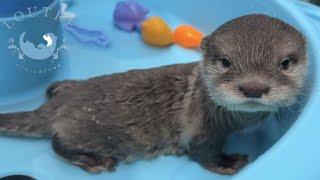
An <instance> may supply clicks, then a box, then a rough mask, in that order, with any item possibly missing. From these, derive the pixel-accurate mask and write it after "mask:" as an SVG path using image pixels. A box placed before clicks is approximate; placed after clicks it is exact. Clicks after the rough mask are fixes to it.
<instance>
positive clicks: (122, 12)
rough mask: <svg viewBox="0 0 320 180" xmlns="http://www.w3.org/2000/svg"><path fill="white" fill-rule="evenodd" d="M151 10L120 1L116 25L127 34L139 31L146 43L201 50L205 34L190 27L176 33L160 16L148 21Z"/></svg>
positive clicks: (115, 13) (115, 19)
mask: <svg viewBox="0 0 320 180" xmlns="http://www.w3.org/2000/svg"><path fill="white" fill-rule="evenodd" d="M148 13H149V10H148V9H147V8H145V7H143V6H142V5H140V4H138V3H137V2H135V1H133V0H126V1H120V2H118V3H117V4H116V8H115V10H114V13H113V21H114V24H115V25H116V26H117V27H118V28H119V29H120V30H124V31H127V32H132V31H135V30H138V31H140V32H141V35H142V39H143V41H144V42H145V43H147V44H149V45H152V46H158V47H166V46H169V45H171V44H173V43H176V44H178V45H180V46H182V47H184V48H199V47H200V43H201V40H202V38H203V33H202V32H200V31H198V30H197V29H195V28H194V27H192V26H190V25H181V26H179V27H178V28H177V29H176V30H175V31H174V32H172V30H171V28H170V26H169V25H168V24H167V23H166V22H165V21H164V20H163V19H162V18H161V17H158V16H153V17H150V18H148V19H146V16H147V14H148Z"/></svg>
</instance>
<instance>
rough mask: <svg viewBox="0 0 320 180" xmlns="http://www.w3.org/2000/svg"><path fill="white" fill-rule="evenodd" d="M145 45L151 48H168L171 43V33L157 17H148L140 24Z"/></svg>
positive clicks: (165, 24)
mask: <svg viewBox="0 0 320 180" xmlns="http://www.w3.org/2000/svg"><path fill="white" fill-rule="evenodd" d="M141 34H142V38H143V40H144V42H145V43H147V44H150V45H153V46H168V45H170V44H172V43H173V33H172V31H171V29H170V27H169V26H168V25H167V23H166V22H165V21H164V20H163V19H161V18H160V17H158V16H154V17H150V18H149V19H147V20H145V21H144V22H142V24H141Z"/></svg>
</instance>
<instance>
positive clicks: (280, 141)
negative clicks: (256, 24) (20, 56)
mask: <svg viewBox="0 0 320 180" xmlns="http://www.w3.org/2000/svg"><path fill="white" fill-rule="evenodd" d="M14 1H16V0H12V1H5V2H1V1H0V9H1V7H6V5H7V4H10V3H11V2H14ZM44 1H47V2H49V1H53V0H43V2H44ZM23 2H25V0H24V1H23ZM37 2H38V1H37ZM138 2H139V3H140V4H143V5H144V6H146V7H148V8H150V9H152V12H153V13H154V14H156V15H159V16H161V17H163V18H165V19H166V20H167V21H168V23H170V24H172V25H173V26H174V25H179V24H192V25H194V26H195V27H197V28H198V29H199V30H201V31H202V32H204V33H205V34H208V33H210V32H212V31H213V30H215V29H216V28H217V27H219V26H220V25H221V24H223V23H224V22H226V21H229V20H231V19H233V18H235V17H239V16H242V15H245V14H251V13H263V14H267V15H270V16H274V17H278V18H281V19H283V20H284V21H286V22H288V23H290V24H292V25H293V26H295V27H297V28H298V29H299V30H300V31H301V32H303V33H304V34H305V36H306V37H307V39H308V41H309V46H308V47H309V57H310V61H311V64H310V74H309V79H310V81H311V84H310V85H311V87H312V88H311V92H310V93H308V94H306V95H309V94H310V97H309V98H308V100H307V102H306V103H305V104H304V103H301V106H297V107H293V108H294V109H291V110H290V113H288V111H282V112H280V117H281V118H280V119H279V118H278V116H274V117H270V119H268V120H267V121H265V122H264V123H263V124H262V125H261V126H260V127H257V128H256V129H251V130H248V131H247V132H246V133H240V134H236V135H234V136H232V137H231V138H230V139H229V142H228V144H227V146H226V149H227V150H228V151H233V152H241V153H248V154H249V155H250V160H251V163H250V164H249V165H248V166H247V167H246V168H244V169H243V170H242V171H241V172H240V173H239V174H237V175H235V176H220V175H217V174H215V173H212V172H208V171H206V170H204V169H203V168H201V167H200V166H199V165H198V164H197V163H194V162H192V161H189V160H188V159H187V158H186V157H180V158H177V157H174V156H169V157H160V158H157V159H155V160H151V161H138V162H135V163H132V164H130V165H123V164H120V166H119V168H118V169H117V171H116V172H114V173H102V174H98V175H92V174H88V173H86V172H84V171H83V170H81V169H79V168H77V167H75V166H73V165H70V164H68V163H66V162H64V161H63V160H61V159H60V158H58V157H57V156H56V155H55V154H54V152H53V151H52V148H51V145H50V141H49V140H39V139H38V140H33V139H32V140H30V139H23V138H12V137H3V136H1V137H0V147H1V148H0V176H5V175H9V174H16V173H18V174H24V175H29V176H33V177H35V178H37V179H39V180H57V179H58V180H70V179H77V180H105V179H110V180H123V179H130V180H150V179H152V180H197V179H201V180H229V179H232V180H251V179H253V180H270V179H272V180H287V179H288V180H319V179H320V168H319V166H318V162H319V160H320V143H319V139H320V123H319V117H320V111H319V108H320V93H319V89H320V74H319V72H320V64H319V62H320V51H319V49H320V30H319V29H320V8H317V7H314V6H312V5H309V4H306V3H303V2H301V1H296V0H268V1H262V0H241V1H239V0H226V1H219V0H202V1H199V0H175V1H173V0H139V1H138ZM116 3H117V1H115V0H109V1H94V2H93V1H79V3H77V6H73V7H72V9H71V10H72V12H75V13H76V14H77V17H78V19H77V20H78V21H79V22H78V23H79V24H80V23H81V24H86V25H88V26H91V27H104V28H105V29H104V30H105V31H106V32H108V34H110V35H112V39H115V40H116V43H113V45H112V46H110V48H108V50H106V49H101V48H97V49H95V48H86V47H83V46H82V45H81V44H77V43H73V44H72V46H71V47H70V50H69V52H68V56H69V61H67V62H69V66H70V68H69V69H67V70H65V71H63V76H56V78H55V80H57V79H61V78H68V79H86V78H89V77H93V76H98V75H102V74H110V73H115V72H122V71H126V70H129V69H136V68H149V67H155V66H160V65H166V64H173V63H186V62H192V61H196V60H198V59H201V54H200V53H199V52H196V51H190V50H186V49H183V48H180V47H178V46H172V47H169V48H166V49H157V48H152V47H149V46H147V45H145V44H144V43H143V42H142V41H141V40H140V36H139V35H138V34H127V33H123V32H121V31H119V30H118V29H117V28H115V27H114V26H113V24H112V23H111V22H112V21H113V17H112V13H113V10H114V7H115V5H116ZM8 7H9V6H8ZM190 9H192V12H191V11H190ZM0 14H1V13H0ZM101 14H103V15H106V14H109V16H104V18H106V19H103V20H101ZM1 17H2V16H1ZM93 19H94V20H93ZM1 21H2V19H0V23H1ZM66 38H67V41H73V38H72V37H71V36H70V35H68V34H67V35H66ZM1 48H2V47H1ZM1 58H3V57H1ZM1 60H3V59H1ZM1 62H2V61H1ZM65 66H66V65H63V67H65ZM0 67H1V66H0ZM7 74H8V71H0V77H7V78H0V80H1V81H0V83H1V84H2V85H3V86H5V85H6V84H10V83H12V78H14V76H13V75H12V76H10V77H8V76H7ZM60 75H61V74H60ZM27 77H28V76H26V78H27ZM34 77H35V78H39V79H40V80H41V76H38V75H34ZM45 80H46V79H45ZM21 81H23V79H22V80H21ZM49 81H53V80H48V81H46V83H45V84H37V82H38V81H36V80H35V81H34V82H33V83H34V84H35V85H37V88H35V89H30V88H27V90H26V91H25V92H21V93H18V94H17V93H8V94H6V95H3V94H0V99H1V100H2V101H1V102H0V103H1V104H3V105H2V106H1V107H0V110H1V112H9V111H10V112H11V111H25V110H31V109H35V108H36V107H37V106H39V105H41V104H42V103H43V102H44V101H45V96H44V92H45V89H46V86H47V84H48V83H49ZM21 86H22V88H23V87H24V86H25V87H29V86H28V85H25V84H22V85H21ZM4 99H9V100H10V102H11V103H9V101H6V100H4ZM291 124H292V126H290V125H291ZM289 127H290V128H289Z"/></svg>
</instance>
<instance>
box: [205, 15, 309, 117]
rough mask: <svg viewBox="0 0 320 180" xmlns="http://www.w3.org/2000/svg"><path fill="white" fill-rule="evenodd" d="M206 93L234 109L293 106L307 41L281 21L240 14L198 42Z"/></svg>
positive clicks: (301, 78)
mask: <svg viewBox="0 0 320 180" xmlns="http://www.w3.org/2000/svg"><path fill="white" fill-rule="evenodd" d="M201 46H202V49H203V51H204V60H203V62H202V64H201V68H202V73H203V77H204V82H205V84H206V86H207V88H208V93H209V96H210V97H211V98H212V100H213V101H214V102H215V103H217V104H218V105H220V106H223V107H226V108H227V109H229V110H233V111H245V112H258V111H276V110H277V109H278V108H280V107H287V106H290V105H293V104H294V103H296V101H297V97H298V95H299V93H300V91H301V89H302V87H303V83H304V79H305V76H306V73H307V64H308V62H307V58H306V41H305V39H304V37H303V35H302V34H301V33H299V32H298V31H297V30H296V29H295V28H293V27H292V26H290V25H288V24H286V23H284V22H283V21H281V20H279V19H275V18H271V17H268V16H265V15H248V16H243V17H240V18H237V19H234V20H232V21H229V22H227V23H226V24H224V25H222V26H221V27H219V28H218V29H217V30H216V31H215V32H213V33H212V34H211V35H209V36H207V37H206V38H204V39H203V41H202V45H201Z"/></svg>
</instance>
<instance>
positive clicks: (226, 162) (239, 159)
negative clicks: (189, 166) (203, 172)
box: [201, 153, 248, 175]
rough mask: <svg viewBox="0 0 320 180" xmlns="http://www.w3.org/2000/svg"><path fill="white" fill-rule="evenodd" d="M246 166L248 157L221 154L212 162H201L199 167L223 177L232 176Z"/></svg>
mask: <svg viewBox="0 0 320 180" xmlns="http://www.w3.org/2000/svg"><path fill="white" fill-rule="evenodd" d="M247 164H248V156H247V155H240V154H230V155H228V154H225V153H222V154H221V155H220V156H218V157H217V159H216V160H215V161H213V162H203V163H201V165H202V166H203V167H204V168H206V169H208V170H209V171H213V172H216V173H219V174H223V175H234V174H236V173H238V172H239V170H240V169H241V168H243V167H244V166H246V165H247Z"/></svg>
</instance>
